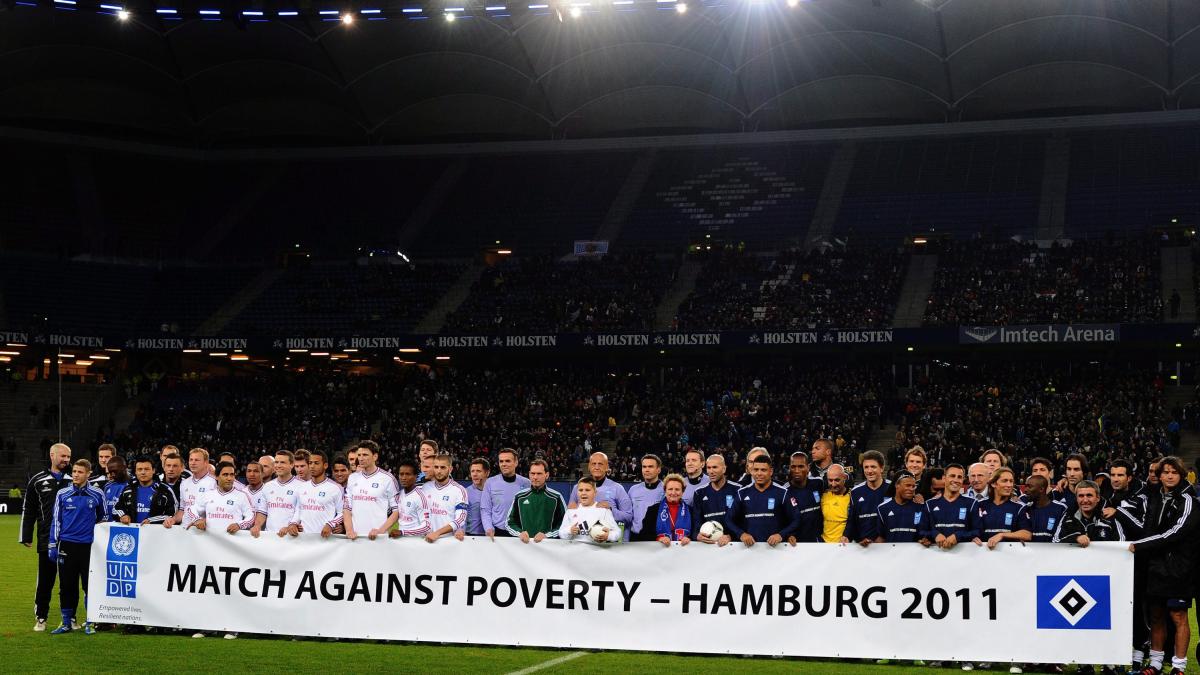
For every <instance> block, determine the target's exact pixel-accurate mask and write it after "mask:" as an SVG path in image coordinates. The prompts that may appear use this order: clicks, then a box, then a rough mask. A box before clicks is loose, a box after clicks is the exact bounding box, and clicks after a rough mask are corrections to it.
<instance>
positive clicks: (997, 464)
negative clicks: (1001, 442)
mask: <svg viewBox="0 0 1200 675" xmlns="http://www.w3.org/2000/svg"><path fill="white" fill-rule="evenodd" d="M979 461H980V463H982V464H983V465H984V466H986V467H987V468H988V471H990V472H992V473H991V475H995V473H996V471H997V470H999V469H1000V468H1001V467H1005V466H1008V458H1007V457H1005V456H1004V453H1003V452H1000V451H999V450H997V449H995V448H992V449H990V450H986V451H984V453H983V454H982V455H980V456H979Z"/></svg>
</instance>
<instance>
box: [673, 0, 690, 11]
mask: <svg viewBox="0 0 1200 675" xmlns="http://www.w3.org/2000/svg"><path fill="white" fill-rule="evenodd" d="M675 11H676V12H678V13H680V14H687V11H688V6H687V3H686V2H677V3H675Z"/></svg>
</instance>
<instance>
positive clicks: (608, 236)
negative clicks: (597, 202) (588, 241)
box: [593, 148, 658, 242]
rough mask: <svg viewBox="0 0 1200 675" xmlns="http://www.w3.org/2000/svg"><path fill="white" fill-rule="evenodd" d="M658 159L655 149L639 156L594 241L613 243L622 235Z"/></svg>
mask: <svg viewBox="0 0 1200 675" xmlns="http://www.w3.org/2000/svg"><path fill="white" fill-rule="evenodd" d="M657 159H658V150H655V149H653V148H652V149H650V150H647V151H645V152H643V153H642V154H640V155H638V158H637V161H635V162H634V163H633V167H632V168H631V169H630V170H629V174H628V175H627V176H625V182H624V183H623V184H622V185H621V190H620V191H619V192H617V196H616V197H614V198H613V201H612V204H610V205H609V207H608V212H607V213H605V214H604V220H602V221H600V226H599V227H597V228H596V236H595V237H593V238H594V239H596V240H597V241H609V242H612V241H616V240H617V237H619V236H620V235H621V228H622V227H623V226H624V225H625V221H626V220H627V219H628V218H629V214H630V213H632V212H633V207H635V206H637V201H638V197H639V196H641V194H642V190H643V189H644V188H645V187H646V183H647V182H648V181H649V180H650V175H651V174H652V173H653V172H654V163H655V161H656V160H657Z"/></svg>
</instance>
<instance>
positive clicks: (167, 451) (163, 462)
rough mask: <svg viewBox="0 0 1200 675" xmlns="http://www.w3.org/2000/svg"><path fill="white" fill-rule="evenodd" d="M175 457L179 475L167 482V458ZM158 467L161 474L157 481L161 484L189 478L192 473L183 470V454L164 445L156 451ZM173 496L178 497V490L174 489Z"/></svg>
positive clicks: (172, 447) (173, 447)
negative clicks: (177, 461)
mask: <svg viewBox="0 0 1200 675" xmlns="http://www.w3.org/2000/svg"><path fill="white" fill-rule="evenodd" d="M168 455H175V456H176V458H178V459H179V473H178V474H176V476H175V480H167V479H168V478H169V476H168V475H167V456H168ZM158 466H159V467H161V468H162V472H161V473H159V474H158V480H159V482H161V483H167V484H173V483H174V482H175V481H177V480H179V479H180V478H191V477H192V472H191V471H188V470H187V469H185V468H183V453H181V452H179V448H177V447H175V446H174V445H164V446H162V450H159V451H158ZM175 496H176V497H178V496H179V489H178V488H175Z"/></svg>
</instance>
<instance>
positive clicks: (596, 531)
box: [588, 523, 608, 539]
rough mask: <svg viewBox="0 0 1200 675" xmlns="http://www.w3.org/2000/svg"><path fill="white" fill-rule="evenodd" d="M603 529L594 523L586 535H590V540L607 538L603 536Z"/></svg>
mask: <svg viewBox="0 0 1200 675" xmlns="http://www.w3.org/2000/svg"><path fill="white" fill-rule="evenodd" d="M604 529H605V528H604V526H603V525H601V524H600V523H596V524H595V525H592V529H590V530H588V534H589V535H591V537H592V539H600V538H603V537H607V536H608V535H606V534H604Z"/></svg>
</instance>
